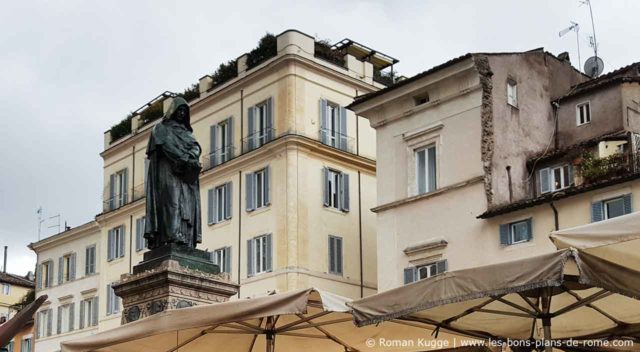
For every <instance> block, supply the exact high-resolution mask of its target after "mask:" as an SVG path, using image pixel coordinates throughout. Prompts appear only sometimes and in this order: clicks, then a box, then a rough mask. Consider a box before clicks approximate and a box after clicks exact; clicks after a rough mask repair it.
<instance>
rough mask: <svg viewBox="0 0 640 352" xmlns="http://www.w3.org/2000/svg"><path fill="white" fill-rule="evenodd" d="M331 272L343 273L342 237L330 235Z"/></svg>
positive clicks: (335, 273)
mask: <svg viewBox="0 0 640 352" xmlns="http://www.w3.org/2000/svg"><path fill="white" fill-rule="evenodd" d="M329 274H334V275H342V238H341V237H337V236H331V235H330V236H329Z"/></svg>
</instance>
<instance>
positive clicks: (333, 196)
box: [327, 169, 343, 209]
mask: <svg viewBox="0 0 640 352" xmlns="http://www.w3.org/2000/svg"><path fill="white" fill-rule="evenodd" d="M342 183H343V179H342V172H340V171H336V170H333V169H329V189H328V190H327V191H328V192H329V207H330V208H335V209H342V204H341V203H342V201H341V200H342V196H341V193H342V192H343V186H342Z"/></svg>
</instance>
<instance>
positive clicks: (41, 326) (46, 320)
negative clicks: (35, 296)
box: [36, 308, 53, 338]
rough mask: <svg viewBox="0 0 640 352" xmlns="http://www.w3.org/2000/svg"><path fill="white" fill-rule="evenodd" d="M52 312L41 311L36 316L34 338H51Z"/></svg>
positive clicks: (48, 310) (49, 310) (47, 310)
mask: <svg viewBox="0 0 640 352" xmlns="http://www.w3.org/2000/svg"><path fill="white" fill-rule="evenodd" d="M52 328H53V311H52V310H51V308H49V309H45V310H42V311H40V312H38V314H37V315H36V336H37V337H38V338H42V337H47V336H51V334H52V333H53V329H52Z"/></svg>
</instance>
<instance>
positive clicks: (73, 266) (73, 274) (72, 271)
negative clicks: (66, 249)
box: [69, 253, 76, 280]
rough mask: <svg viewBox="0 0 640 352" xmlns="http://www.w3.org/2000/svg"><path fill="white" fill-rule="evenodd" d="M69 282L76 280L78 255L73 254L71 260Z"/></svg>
mask: <svg viewBox="0 0 640 352" xmlns="http://www.w3.org/2000/svg"><path fill="white" fill-rule="evenodd" d="M69 260H70V263H69V280H75V279H76V254H75V253H72V254H71V258H69Z"/></svg>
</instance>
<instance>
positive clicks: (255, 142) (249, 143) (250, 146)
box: [242, 128, 276, 153]
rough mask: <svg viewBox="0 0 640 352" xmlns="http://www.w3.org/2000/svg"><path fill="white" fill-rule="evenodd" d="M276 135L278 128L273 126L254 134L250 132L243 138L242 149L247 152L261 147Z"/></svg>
mask: <svg viewBox="0 0 640 352" xmlns="http://www.w3.org/2000/svg"><path fill="white" fill-rule="evenodd" d="M275 136H276V130H275V129H273V128H265V129H262V130H260V131H258V132H255V133H253V134H250V135H248V136H247V137H245V138H243V139H242V150H243V152H245V153H246V152H250V151H252V150H254V149H257V148H260V147H261V146H263V145H265V144H267V143H269V142H270V141H272V140H273V139H274V138H275Z"/></svg>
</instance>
